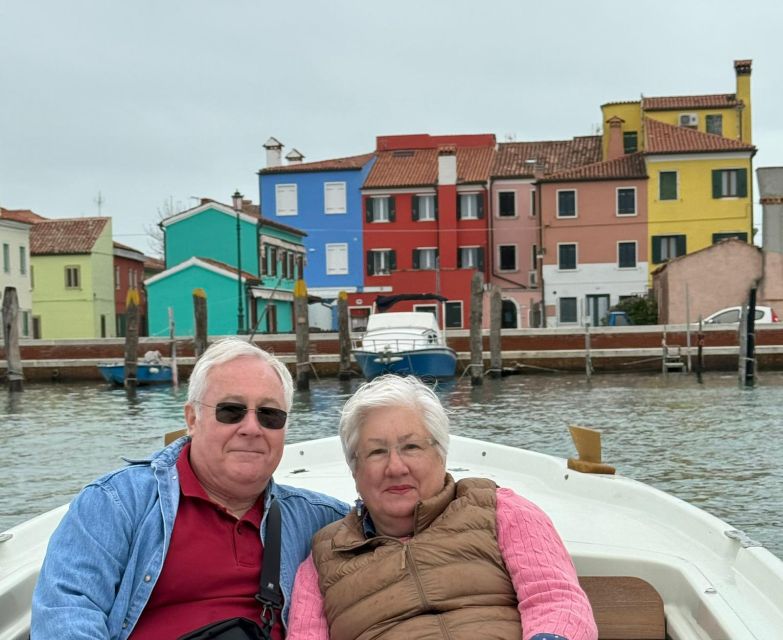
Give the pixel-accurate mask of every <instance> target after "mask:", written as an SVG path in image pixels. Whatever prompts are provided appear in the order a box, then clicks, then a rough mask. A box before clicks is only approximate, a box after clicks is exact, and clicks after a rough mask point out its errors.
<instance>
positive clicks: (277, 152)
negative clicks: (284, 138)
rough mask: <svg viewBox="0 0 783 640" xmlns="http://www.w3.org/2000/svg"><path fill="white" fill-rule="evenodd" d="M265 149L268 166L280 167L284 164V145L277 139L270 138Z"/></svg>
mask: <svg viewBox="0 0 783 640" xmlns="http://www.w3.org/2000/svg"><path fill="white" fill-rule="evenodd" d="M264 149H266V166H267V168H270V167H279V166H280V165H281V164H283V143H282V142H280V141H279V140H277V139H276V138H269V140H267V141H266V142H265V143H264Z"/></svg>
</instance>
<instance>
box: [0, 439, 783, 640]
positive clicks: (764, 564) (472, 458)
mask: <svg viewBox="0 0 783 640" xmlns="http://www.w3.org/2000/svg"><path fill="white" fill-rule="evenodd" d="M448 469H449V471H450V472H451V473H452V475H454V476H455V477H456V478H461V477H467V476H482V477H487V478H492V479H493V480H495V482H497V483H498V484H499V485H501V486H505V487H511V488H513V489H514V490H515V491H517V492H518V493H520V494H521V495H523V496H525V497H527V498H529V499H531V500H532V501H534V502H535V503H537V504H538V505H539V506H541V507H542V508H543V509H544V510H545V511H546V512H547V513H548V514H549V516H550V517H551V518H552V520H553V521H554V523H555V526H556V527H557V529H558V531H559V532H560V535H561V536H562V538H563V540H564V541H565V544H566V546H567V547H568V550H569V551H570V553H571V555H572V557H573V559H574V563H575V565H576V568H577V571H578V573H579V575H580V580H583V581H586V580H595V579H594V578H589V577H590V576H598V577H604V579H605V580H607V581H608V580H612V578H607V577H608V576H632V577H636V578H640V579H642V580H644V581H646V582H647V583H649V585H652V588H654V591H655V592H657V594H659V595H660V598H661V599H662V604H663V614H664V615H665V632H664V631H663V621H661V624H660V631H659V632H658V633H659V635H649V634H647V632H646V631H644V630H639V629H641V627H640V625H639V622H638V619H637V618H638V616H635V615H634V612H633V610H631V611H630V613H629V612H628V606H630V607H631V608H632V607H633V606H637V605H636V604H634V598H635V596H634V595H633V594H632V593H630V592H628V593H625V592H620V593H618V594H615V595H611V596H610V595H606V593H605V594H604V604H603V605H599V606H596V603H595V601H594V610H595V611H596V616H597V618H599V629H600V630H601V632H602V636H601V637H603V638H610V637H612V638H669V639H670V640H707V639H712V640H761V639H764V640H772V639H774V638H783V561H781V560H780V559H778V558H777V557H776V556H774V555H773V554H772V553H770V552H769V551H767V550H766V549H764V548H763V547H762V546H760V545H758V544H757V543H754V542H753V541H752V540H749V539H748V538H747V537H746V536H745V535H744V534H742V533H741V532H738V531H736V530H735V529H733V528H732V527H731V526H730V525H728V524H726V523H725V522H723V521H721V520H720V519H718V518H716V517H714V516H712V515H710V514H708V513H706V512H704V511H702V510H700V509H698V508H696V507H694V506H692V505H690V504H687V503H685V502H683V501H681V500H679V499H677V498H674V497H672V496H670V495H668V494H666V493H663V492H661V491H658V490H656V489H654V488H652V487H649V486H647V485H645V484H642V483H639V482H636V481H634V480H631V479H629V478H625V477H622V476H618V475H595V474H585V473H580V472H577V471H573V470H571V469H569V468H568V467H567V464H566V460H564V459H561V458H556V457H552V456H548V455H544V454H540V453H535V452H532V451H527V450H522V449H515V448H512V447H507V446H503V445H498V444H492V443H487V442H483V441H480V440H473V439H468V438H462V437H457V436H452V444H451V449H450V452H449V459H448ZM275 479H276V480H277V481H278V482H281V483H286V484H291V485H297V486H301V487H306V488H310V489H315V490H319V491H324V492H328V493H331V494H333V495H336V496H338V497H340V498H342V499H344V500H345V501H346V502H352V501H353V499H354V498H355V496H356V491H355V488H354V484H353V480H352V478H351V475H350V473H349V471H348V467H347V466H346V464H345V461H344V459H343V454H342V449H341V447H340V444H339V441H338V439H337V438H326V439H321V440H312V441H308V442H303V443H299V444H291V445H288V446H287V447H286V450H285V454H284V456H283V459H282V462H281V464H280V467H279V468H278V471H277V473H276V474H275ZM65 509H66V507H61V508H59V509H56V510H55V511H52V512H50V513H47V514H44V515H42V516H39V517H38V518H34V519H32V520H30V521H28V522H26V523H23V524H21V525H19V526H18V527H15V528H13V529H10V530H9V531H8V532H7V533H6V534H5V535H6V536H8V537H7V539H5V540H4V541H3V542H0V640H12V639H13V640H17V639H19V640H21V639H23V638H27V633H28V627H29V620H30V598H31V593H32V589H33V585H34V582H35V579H36V575H37V572H38V569H39V566H40V563H41V561H42V559H43V555H44V551H45V547H46V541H47V539H48V537H49V535H50V533H51V531H52V530H53V529H54V527H55V526H56V525H57V523H58V522H59V520H60V518H61V517H62V515H63V513H64V512H65ZM609 597H611V598H612V600H613V601H612V602H611V603H609V606H608V608H612V607H614V605H615V604H616V605H617V608H618V609H623V607H624V606H625V613H623V615H625V616H626V617H629V618H630V622H629V625H630V627H628V628H634V629H637V632H638V633H639V635H612V633H613V631H612V629H611V628H609V629H608V630H607V627H608V626H609V625H608V623H606V622H605V618H606V616H605V614H606V613H607V611H606V609H607V607H606V606H605V605H606V603H605V600H606V598H609ZM645 598H647V596H646V595H645ZM592 599H593V598H592V596H591V600H592ZM648 600H649V598H647V600H645V603H642V604H644V606H646V604H647V601H648ZM626 605H627V606H626ZM609 613H611V612H609Z"/></svg>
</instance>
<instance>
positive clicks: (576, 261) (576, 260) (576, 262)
mask: <svg viewBox="0 0 783 640" xmlns="http://www.w3.org/2000/svg"><path fill="white" fill-rule="evenodd" d="M572 245H573V247H574V268H573V269H562V268H561V267H560V247H562V246H572ZM578 269H579V243H578V242H558V243H557V270H558V271H563V272H571V271H577V270H578Z"/></svg>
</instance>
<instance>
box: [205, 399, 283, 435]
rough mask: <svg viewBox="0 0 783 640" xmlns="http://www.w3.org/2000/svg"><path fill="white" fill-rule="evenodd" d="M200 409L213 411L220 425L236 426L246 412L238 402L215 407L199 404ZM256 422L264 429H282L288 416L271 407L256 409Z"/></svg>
mask: <svg viewBox="0 0 783 640" xmlns="http://www.w3.org/2000/svg"><path fill="white" fill-rule="evenodd" d="M198 404H200V405H201V406H202V407H209V408H210V409H214V410H215V418H216V419H217V421H218V422H220V423H222V424H238V423H240V422H242V420H243V418H244V417H245V415H246V414H247V412H248V407H247V405H244V404H242V403H240V402H218V403H217V404H216V405H214V406H213V405H211V404H204V403H203V402H199V403H198ZM255 414H256V420H258V424H260V425H261V426H262V427H264V428H265V429H282V428H283V427H284V426H285V422H286V420H288V414H287V413H286V412H285V411H283V410H282V409H275V408H273V407H256V408H255Z"/></svg>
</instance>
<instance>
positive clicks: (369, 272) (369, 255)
mask: <svg viewBox="0 0 783 640" xmlns="http://www.w3.org/2000/svg"><path fill="white" fill-rule="evenodd" d="M367 275H368V276H372V275H375V271H373V268H372V251H368V252H367Z"/></svg>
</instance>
